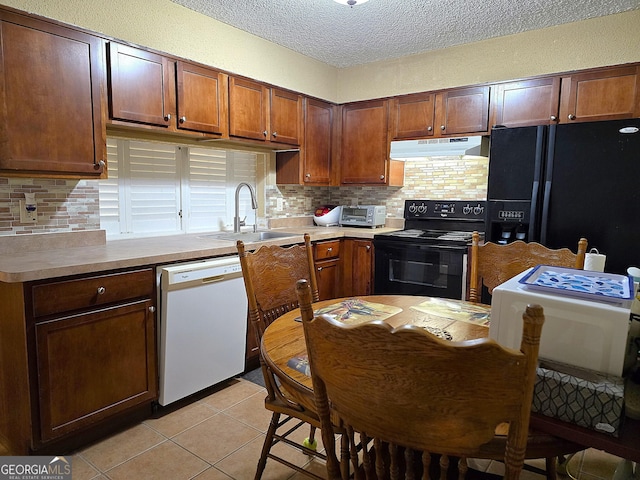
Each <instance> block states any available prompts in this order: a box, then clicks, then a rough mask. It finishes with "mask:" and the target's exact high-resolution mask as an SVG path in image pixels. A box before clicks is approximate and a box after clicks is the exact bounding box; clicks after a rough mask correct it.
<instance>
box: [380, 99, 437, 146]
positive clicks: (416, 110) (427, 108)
mask: <svg viewBox="0 0 640 480" xmlns="http://www.w3.org/2000/svg"><path fill="white" fill-rule="evenodd" d="M434 113H435V95H434V94H432V93H419V94H415V95H405V96H402V97H397V98H394V99H393V100H392V101H391V136H392V138H393V139H394V140H402V139H410V138H422V137H429V136H432V135H433V120H434Z"/></svg>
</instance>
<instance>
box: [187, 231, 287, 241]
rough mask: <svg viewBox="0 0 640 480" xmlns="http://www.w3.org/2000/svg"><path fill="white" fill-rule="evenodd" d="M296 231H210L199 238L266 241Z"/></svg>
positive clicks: (283, 236)
mask: <svg viewBox="0 0 640 480" xmlns="http://www.w3.org/2000/svg"><path fill="white" fill-rule="evenodd" d="M295 236H296V234H295V233H285V232H240V233H232V232H224V233H210V234H207V235H201V236H200V237H199V238H215V239H217V240H229V241H231V242H235V241H237V240H242V241H243V242H244V243H252V242H264V241H266V240H273V239H274V238H287V237H295Z"/></svg>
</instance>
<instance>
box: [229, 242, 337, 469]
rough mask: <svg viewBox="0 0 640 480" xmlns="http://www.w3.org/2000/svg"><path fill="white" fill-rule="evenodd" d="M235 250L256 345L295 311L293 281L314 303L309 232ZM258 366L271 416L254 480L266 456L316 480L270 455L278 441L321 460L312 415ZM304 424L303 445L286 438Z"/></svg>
mask: <svg viewBox="0 0 640 480" xmlns="http://www.w3.org/2000/svg"><path fill="white" fill-rule="evenodd" d="M236 246H237V249H238V254H239V256H240V264H241V266H242V275H243V277H244V284H245V289H246V292H247V300H248V304H249V321H250V323H251V325H252V326H253V329H254V331H255V334H256V336H257V340H258V345H260V342H261V339H262V334H263V333H264V330H265V328H266V327H267V326H268V325H269V324H270V323H271V322H273V321H274V320H275V319H276V318H278V317H279V316H281V315H283V314H284V313H286V312H289V311H291V310H293V309H296V308H298V297H297V295H296V286H295V285H296V281H297V280H298V279H300V278H304V279H306V280H308V281H309V285H310V290H311V293H310V298H311V299H312V300H313V301H318V287H317V283H316V276H315V269H314V264H313V252H312V250H311V241H310V237H309V234H305V235H304V245H294V246H291V247H288V248H283V247H280V246H262V247H260V248H259V249H258V250H256V251H255V252H247V251H246V249H245V245H244V243H243V242H242V241H241V240H238V242H237V244H236ZM260 366H261V368H262V374H263V376H264V381H265V386H266V389H267V397H266V398H265V402H264V404H265V408H266V409H267V410H270V411H271V412H273V414H272V416H271V422H270V424H269V429H268V431H267V434H266V436H265V440H264V444H263V447H262V453H261V455H260V459H259V461H258V466H257V470H256V474H255V480H259V479H260V478H261V476H262V473H263V472H264V468H265V466H266V462H267V458H271V459H273V460H275V461H277V462H280V463H282V464H284V465H287V466H288V467H290V468H292V469H294V470H296V471H298V472H301V473H304V474H306V475H309V476H311V477H314V478H320V477H317V476H316V475H314V474H313V473H311V472H308V471H306V470H303V469H302V468H300V467H298V466H296V465H294V464H292V463H291V462H289V461H287V460H286V459H284V458H282V457H279V456H277V455H276V454H274V453H272V452H271V447H272V446H273V445H275V444H276V443H277V442H284V443H287V444H288V445H291V446H293V447H296V448H299V449H300V450H302V451H303V452H304V453H306V454H308V455H316V456H319V457H320V458H322V459H325V458H326V457H325V456H324V455H322V454H320V453H319V452H317V451H316V445H317V441H316V439H315V430H316V428H318V427H319V426H320V421H319V419H318V416H317V415H316V413H315V412H314V411H311V410H310V409H308V408H305V407H304V406H302V405H300V403H298V402H296V401H295V400H294V399H293V398H292V395H291V394H290V393H289V392H287V391H286V389H285V388H286V387H285V386H283V385H282V382H281V381H279V380H278V379H277V378H276V376H275V375H274V373H273V370H272V369H270V368H269V366H268V365H267V364H266V363H265V362H264V360H263V358H262V355H260ZM305 424H309V425H310V433H309V437H308V438H307V439H306V440H305V441H304V443H303V444H299V443H297V442H294V441H292V440H291V439H289V438H287V437H288V435H289V434H291V433H292V432H294V431H295V430H297V429H298V428H299V427H301V426H303V425H305ZM281 427H282V428H281Z"/></svg>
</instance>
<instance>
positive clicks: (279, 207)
mask: <svg viewBox="0 0 640 480" xmlns="http://www.w3.org/2000/svg"><path fill="white" fill-rule="evenodd" d="M283 208H284V199H283V198H282V197H278V198H276V210H277V211H279V212H281V211H282V209H283Z"/></svg>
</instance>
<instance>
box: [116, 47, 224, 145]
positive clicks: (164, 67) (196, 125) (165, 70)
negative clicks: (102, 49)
mask: <svg viewBox="0 0 640 480" xmlns="http://www.w3.org/2000/svg"><path fill="white" fill-rule="evenodd" d="M108 60H109V62H108V64H109V70H108V83H107V85H108V91H109V116H110V118H111V120H112V121H113V123H115V125H118V126H122V125H127V124H129V125H131V124H134V125H135V124H138V125H143V126H147V127H149V126H150V127H153V128H158V127H162V128H161V130H162V131H165V132H170V133H184V134H190V133H193V134H196V133H199V134H207V135H212V136H214V137H218V138H221V137H227V136H228V129H229V120H228V98H227V95H228V86H227V78H228V76H227V75H226V74H224V73H222V72H219V71H217V70H214V69H210V68H205V67H202V66H200V65H196V64H193V63H189V62H184V61H180V60H179V61H174V60H172V59H170V58H168V57H165V56H163V55H160V54H157V53H154V52H149V51H146V50H142V49H139V48H133V47H129V46H126V45H121V44H118V43H115V42H110V43H109V45H108Z"/></svg>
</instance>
